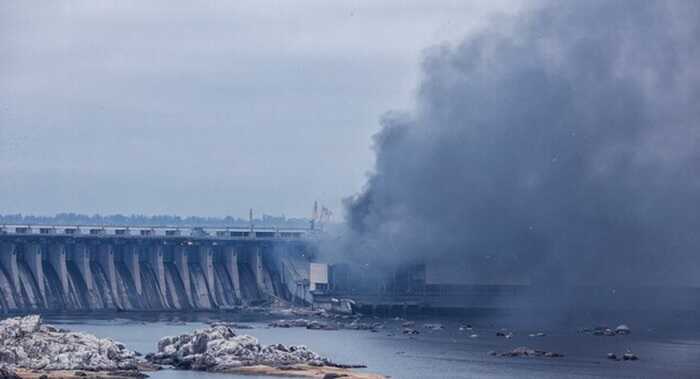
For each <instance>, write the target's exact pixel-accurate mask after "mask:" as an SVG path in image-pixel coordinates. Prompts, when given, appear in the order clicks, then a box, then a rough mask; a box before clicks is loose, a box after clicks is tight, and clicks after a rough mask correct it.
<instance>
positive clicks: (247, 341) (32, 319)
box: [0, 315, 384, 379]
mask: <svg viewBox="0 0 700 379" xmlns="http://www.w3.org/2000/svg"><path fill="white" fill-rule="evenodd" d="M163 367H166V368H174V369H180V370H196V371H208V372H222V373H241V374H259V375H263V374H264V375H274V376H287V377H307V378H325V379H328V378H339V377H343V378H348V379H352V378H355V379H381V378H384V376H381V375H375V374H368V373H356V372H353V371H351V370H350V369H351V368H356V367H362V366H352V365H341V364H337V363H334V362H332V361H330V360H328V359H327V358H325V357H322V356H320V355H318V354H317V353H315V352H313V351H311V350H310V349H308V348H307V347H306V346H303V345H289V346H287V345H283V344H273V345H261V344H260V343H259V342H258V340H257V339H256V338H255V337H252V336H249V335H243V334H241V335H239V334H236V332H235V330H234V328H233V327H231V325H227V324H225V323H219V324H214V325H211V326H209V327H208V328H204V329H198V330H195V331H193V332H191V333H188V334H182V335H179V336H173V337H164V338H162V339H161V340H160V341H159V342H158V346H157V352H156V353H151V354H148V355H146V357H141V356H140V354H138V353H135V352H133V351H130V350H128V349H127V348H126V347H125V346H124V345H122V344H121V343H119V342H116V341H113V340H111V339H108V338H98V337H95V336H94V335H91V334H87V333H77V332H71V331H68V330H64V329H59V328H56V327H53V326H51V325H46V324H43V323H42V320H41V318H40V317H39V316H37V315H33V316H25V317H14V318H8V319H5V320H2V321H0V369H2V372H0V378H26V379H30V378H31V379H51V378H66V379H68V378H71V379H72V378H93V379H98V378H110V379H126V378H135V377H147V376H148V375H147V374H145V373H144V372H147V371H154V370H158V369H161V368H163Z"/></svg>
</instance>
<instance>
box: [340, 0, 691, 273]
mask: <svg viewBox="0 0 700 379" xmlns="http://www.w3.org/2000/svg"><path fill="white" fill-rule="evenodd" d="M423 73H424V79H423V81H422V84H421V85H420V88H419V91H418V98H417V104H418V106H417V109H415V111H413V112H410V113H407V114H402V113H390V114H388V115H386V116H385V118H384V119H383V120H382V125H383V128H382V130H381V132H379V133H378V134H377V135H376V137H375V149H376V154H377V161H376V168H375V171H374V173H373V174H372V175H371V176H370V178H369V179H368V183H367V185H366V188H365V190H364V191H363V192H362V193H360V194H358V195H356V196H355V197H353V198H351V199H348V201H347V221H348V225H349V227H350V232H349V238H347V241H346V243H347V246H346V248H347V251H348V253H349V254H353V255H354V256H355V258H356V259H359V260H362V261H372V262H374V263H375V264H380V265H381V264H388V265H393V264H398V263H411V262H419V261H428V262H429V263H434V262H443V265H447V266H451V267H453V268H454V267H459V270H458V271H459V272H458V274H459V276H460V278H459V280H462V281H466V282H473V283H494V282H503V283H507V282H517V283H564V284H616V285H630V286H633V285H671V284H674V285H675V284H681V285H699V284H700V275H698V273H700V125H698V120H699V119H700V118H699V116H700V101H699V100H700V2H697V1H673V2H663V1H654V2H652V1H637V0H631V1H566V2H559V1H556V2H553V3H552V5H551V6H546V7H542V8H538V9H537V10H533V11H530V12H529V13H526V14H521V15H519V16H518V17H515V18H500V19H496V20H495V21H493V22H492V23H491V25H490V26H489V27H487V28H485V29H484V30H483V31H481V32H480V33H478V34H476V35H472V36H469V37H468V38H467V39H466V40H464V41H463V42H462V43H461V44H459V45H458V46H438V47H434V48H432V49H430V50H429V51H427V53H426V57H425V61H424V63H423Z"/></svg>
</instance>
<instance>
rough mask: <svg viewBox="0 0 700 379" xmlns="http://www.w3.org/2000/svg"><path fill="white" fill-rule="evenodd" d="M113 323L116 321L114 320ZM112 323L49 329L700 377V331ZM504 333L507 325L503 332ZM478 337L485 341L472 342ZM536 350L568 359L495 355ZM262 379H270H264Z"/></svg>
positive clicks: (478, 368)
mask: <svg viewBox="0 0 700 379" xmlns="http://www.w3.org/2000/svg"><path fill="white" fill-rule="evenodd" d="M110 317H112V318H111V319H110ZM113 317H114V315H111V316H100V317H98V316H94V315H92V316H91V315H83V316H45V319H46V320H47V322H50V323H52V324H55V325H60V326H61V327H64V328H67V329H71V330H77V331H83V332H89V333H93V334H95V335H97V336H100V337H109V338H113V339H115V340H118V341H120V342H122V343H124V344H125V345H126V346H127V347H128V348H130V349H132V350H136V351H139V352H141V353H144V354H145V353H148V352H152V351H155V350H156V344H157V341H158V340H159V339H160V338H162V337H164V336H168V335H177V334H182V333H188V332H190V331H192V330H194V329H197V328H203V327H206V326H207V324H206V323H207V322H210V321H218V320H235V321H237V322H243V323H246V324H248V325H250V326H252V327H253V329H250V330H248V329H246V330H239V331H238V332H239V333H245V334H250V335H253V336H255V337H257V338H258V339H259V340H260V342H261V343H264V344H272V343H283V344H303V345H307V346H309V347H310V348H311V349H313V350H314V351H316V352H318V353H320V354H322V355H325V356H327V357H329V358H330V359H332V360H334V361H336V362H341V363H354V364H360V363H361V364H366V365H367V366H368V368H367V369H366V371H370V372H377V373H382V374H385V375H389V376H391V377H392V378H402V379H421V378H561V377H572V378H579V377H580V378H584V377H630V378H638V377H673V378H683V377H687V378H697V377H700V330H698V329H697V328H691V329H690V330H683V331H682V332H681V331H677V332H669V331H663V332H661V331H656V330H654V329H645V330H639V329H635V327H634V326H633V325H630V326H632V327H633V333H632V335H630V336H618V337H598V336H590V335H581V334H578V333H576V330H575V329H571V328H560V329H559V330H556V329H555V330H544V331H545V332H546V333H547V336H546V337H542V338H532V337H528V334H530V333H532V332H536V331H540V330H542V329H538V330H526V329H524V328H523V329H520V330H514V332H515V337H514V338H512V339H505V338H502V337H496V336H495V331H496V330H497V328H496V327H495V326H494V325H492V324H490V323H487V322H484V323H483V325H479V324H474V328H475V329H474V331H472V332H467V331H460V330H459V325H460V322H459V321H457V320H435V319H433V320H421V321H419V322H418V323H417V328H418V329H419V330H420V331H421V334H420V335H418V336H414V337H409V336H405V335H401V334H400V333H399V332H398V331H399V327H400V322H401V321H395V320H389V321H388V322H387V327H386V329H384V330H382V331H380V332H379V333H372V332H369V331H351V330H339V331H313V330H306V329H302V328H291V329H278V328H275V329H273V328H268V327H267V323H266V321H263V320H260V319H259V318H255V317H249V316H246V317H242V316H230V315H222V314H213V315H212V314H195V315H190V316H185V317H187V320H183V319H182V316H175V315H172V314H161V315H159V314H148V315H139V314H129V315H128V316H124V315H123V314H119V315H117V318H113ZM434 321H438V322H442V323H443V324H444V325H445V329H444V330H440V331H431V330H426V329H423V328H421V325H422V324H423V323H424V322H434ZM499 326H503V325H499ZM471 333H478V334H479V338H470V337H469V335H470V334H471ZM518 346H529V347H533V348H538V349H542V350H547V351H557V352H561V353H564V354H565V355H566V356H565V357H563V358H558V359H545V358H499V357H492V356H490V355H489V354H488V352H489V351H492V350H493V351H506V350H511V349H513V348H515V347H518ZM627 349H631V350H632V351H634V352H635V353H636V354H638V355H639V357H640V360H639V361H636V362H615V361H610V360H608V359H606V358H605V357H606V354H607V353H608V352H616V353H622V352H624V351H626V350H627ZM149 375H151V377H152V378H156V379H162V378H174V379H194V378H198V379H225V378H241V379H243V378H253V377H252V376H239V375H230V374H207V373H201V372H187V371H176V370H164V371H160V372H155V373H149ZM260 378H262V377H260Z"/></svg>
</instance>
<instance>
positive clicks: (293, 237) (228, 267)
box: [0, 226, 314, 312]
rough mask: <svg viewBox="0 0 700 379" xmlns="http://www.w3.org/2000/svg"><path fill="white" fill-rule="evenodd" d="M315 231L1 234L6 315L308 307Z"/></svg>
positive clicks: (0, 306) (39, 230)
mask: <svg viewBox="0 0 700 379" xmlns="http://www.w3.org/2000/svg"><path fill="white" fill-rule="evenodd" d="M311 239H312V236H311V233H309V230H304V229H295V230H280V229H254V228H252V227H251V228H239V229H223V228H218V229H206V228H167V227H110V228H102V227H75V226H4V227H2V228H0V311H1V312H13V311H29V310H32V311H33V310H46V311H71V310H218V309H226V308H231V307H234V306H239V305H245V304H256V303H261V302H264V301H266V300H270V299H274V298H279V299H284V300H288V301H296V302H308V301H309V299H310V298H309V295H307V293H308V291H307V288H306V287H307V286H308V284H307V283H308V268H309V261H310V259H311V257H312V256H313V254H314V251H313V244H311V243H310V241H311Z"/></svg>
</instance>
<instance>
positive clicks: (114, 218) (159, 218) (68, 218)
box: [0, 213, 310, 228]
mask: <svg viewBox="0 0 700 379" xmlns="http://www.w3.org/2000/svg"><path fill="white" fill-rule="evenodd" d="M309 223H310V220H309V219H307V218H287V217H285V216H270V215H263V216H262V218H256V219H253V224H255V225H256V226H269V227H280V228H307V227H308V226H309ZM0 224H20V225H24V224H41V225H103V226H118V225H133V226H183V227H184V226H202V227H244V226H248V225H250V221H249V220H248V219H244V218H239V217H231V216H226V217H196V216H189V217H180V216H173V215H152V216H148V215H121V214H115V215H99V214H96V215H92V216H90V215H85V214H79V213H59V214H57V215H55V216H34V215H23V214H7V215H0Z"/></svg>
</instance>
